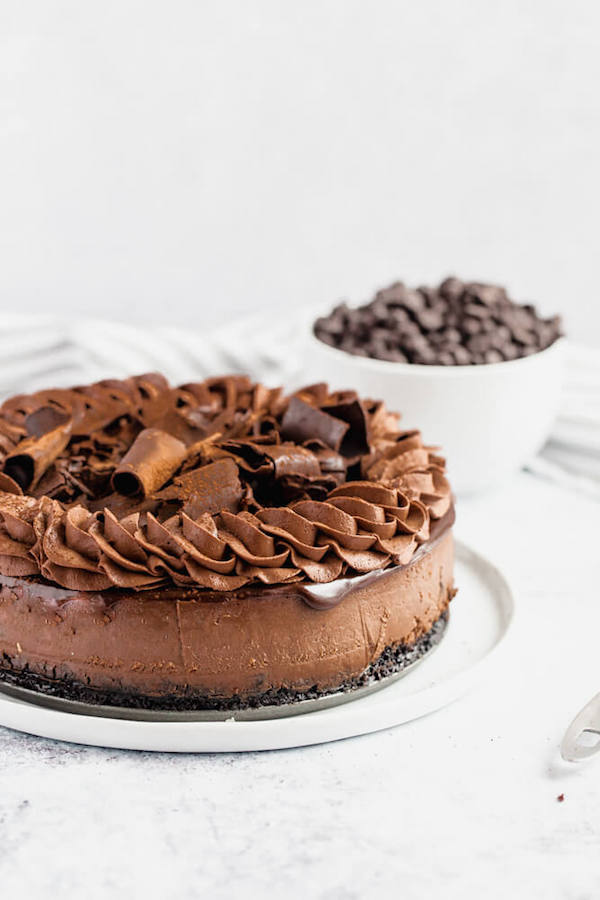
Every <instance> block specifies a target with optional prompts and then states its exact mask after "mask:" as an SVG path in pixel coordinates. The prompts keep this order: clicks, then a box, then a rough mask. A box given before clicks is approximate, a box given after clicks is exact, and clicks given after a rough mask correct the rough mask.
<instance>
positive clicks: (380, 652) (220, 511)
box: [0, 374, 454, 709]
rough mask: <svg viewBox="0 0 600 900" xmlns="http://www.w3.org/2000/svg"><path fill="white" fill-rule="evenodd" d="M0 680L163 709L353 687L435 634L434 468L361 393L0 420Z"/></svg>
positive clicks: (316, 392) (73, 406) (38, 411)
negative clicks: (358, 394) (362, 397)
mask: <svg viewBox="0 0 600 900" xmlns="http://www.w3.org/2000/svg"><path fill="white" fill-rule="evenodd" d="M0 459H1V466H0V681H4V682H7V683H10V684H14V685H18V686H21V687H25V688H29V689H33V690H35V691H38V692H43V693H46V694H52V695H54V696H57V697H62V698H67V699H74V700H83V701H85V702H92V703H103V704H111V705H119V706H130V707H142V708H149V709H151V708H157V709H236V708H243V707H248V706H261V705H268V704H278V703H290V702H294V701H298V700H302V699H305V698H308V697H317V696H320V695H324V694H329V693H332V692H336V691H339V690H349V689H352V688H354V687H357V686H360V685H363V684H366V683H367V682H369V681H371V680H373V679H378V678H381V677H382V676H384V675H389V674H391V673H393V672H398V671H400V670H402V669H403V668H404V667H406V666H407V665H408V664H409V663H411V662H413V661H414V660H416V659H418V658H419V656H420V655H422V654H423V653H424V652H425V651H426V650H427V649H429V647H431V646H432V645H433V644H434V643H435V642H436V640H437V639H438V637H439V634H440V633H441V631H442V629H443V623H444V622H445V617H446V615H447V608H448V603H449V601H450V599H451V598H452V596H453V594H454V587H453V545H452V534H451V527H452V524H453V520H454V510H453V504H452V495H451V491H450V487H449V485H448V482H447V480H446V478H445V475H444V460H443V458H441V457H440V456H439V455H438V453H437V452H436V450H435V449H433V448H431V447H427V446H425V445H424V444H423V441H422V439H421V435H420V433H419V432H418V431H403V430H401V428H400V427H399V424H398V416H397V415H396V414H393V413H390V412H388V411H387V410H386V408H385V407H384V405H383V404H382V403H380V402H377V401H372V400H362V399H361V398H359V397H358V396H357V394H356V393H355V392H354V391H343V392H336V393H330V392H329V390H328V388H327V385H325V384H316V385H312V386H310V387H306V388H304V389H302V390H300V391H298V392H296V393H295V394H292V395H291V396H285V395H284V393H283V391H282V389H280V388H267V387H265V386H263V385H261V384H253V383H252V382H251V381H250V380H249V379H248V378H246V377H244V376H226V377H222V378H212V379H209V380H207V381H204V382H202V383H195V384H184V385H182V386H180V387H172V386H170V385H169V383H168V382H167V381H166V379H165V378H163V377H162V376H161V375H157V374H149V375H140V376H138V377H134V378H129V379H127V380H124V381H116V380H115V381H112V380H107V381H101V382H98V383H97V384H92V385H89V386H84V387H75V388H72V389H68V390H65V389H53V390H45V391H39V392H38V393H35V394H31V395H21V396H17V397H14V398H12V399H10V400H7V401H6V402H5V403H4V404H3V405H2V407H0Z"/></svg>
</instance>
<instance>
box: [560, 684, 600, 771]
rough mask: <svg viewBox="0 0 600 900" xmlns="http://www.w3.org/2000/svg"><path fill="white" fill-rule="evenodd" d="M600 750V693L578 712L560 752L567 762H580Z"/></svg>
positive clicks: (563, 740) (568, 729) (566, 733)
mask: <svg viewBox="0 0 600 900" xmlns="http://www.w3.org/2000/svg"><path fill="white" fill-rule="evenodd" d="M598 752H600V694H596V696H595V697H593V698H592V699H591V700H590V702H589V703H587V704H586V705H585V706H584V707H583V709H582V710H581V712H579V713H577V715H576V716H575V718H574V719H573V721H572V722H571V724H570V725H569V727H568V728H567V730H566V732H565V736H564V738H563V739H562V744H561V745H560V753H561V756H562V758H563V759H565V760H567V762H580V761H581V760H582V759H589V757H590V756H593V755H594V754H595V753H598Z"/></svg>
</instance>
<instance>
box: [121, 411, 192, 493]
mask: <svg viewBox="0 0 600 900" xmlns="http://www.w3.org/2000/svg"><path fill="white" fill-rule="evenodd" d="M185 455H186V448H185V444H183V443H182V442H181V441H179V440H178V439H177V438H176V437H173V435H171V434H167V432H166V431H161V430H160V429H159V428H145V429H144V431H141V432H140V433H139V434H138V436H137V438H136V439H135V441H134V442H133V444H132V445H131V447H130V448H129V450H128V451H127V453H126V454H125V456H124V457H123V459H122V460H121V462H120V463H119V465H118V466H117V468H116V469H115V472H114V474H113V477H112V486H113V489H114V490H115V491H116V492H117V493H118V494H123V495H125V496H126V497H131V496H133V495H134V494H141V495H142V496H143V497H148V496H149V495H150V494H152V493H154V491H156V490H158V488H160V487H162V485H163V484H164V483H165V481H168V480H169V478H170V477H171V476H172V475H173V473H174V472H176V471H177V469H178V468H179V467H180V465H181V463H182V462H183V460H184V459H185Z"/></svg>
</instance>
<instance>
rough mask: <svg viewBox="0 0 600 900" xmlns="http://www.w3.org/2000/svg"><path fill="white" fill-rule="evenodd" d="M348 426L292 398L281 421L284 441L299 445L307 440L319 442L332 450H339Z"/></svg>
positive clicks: (298, 399) (297, 398)
mask: <svg viewBox="0 0 600 900" xmlns="http://www.w3.org/2000/svg"><path fill="white" fill-rule="evenodd" d="M348 428H349V425H348V423H347V422H343V421H342V420H341V419H338V418H336V417H335V416H330V415H329V414H328V413H326V412H324V411H323V410H321V409H317V408H316V407H314V406H311V405H310V404H309V403H305V402H304V400H300V398H299V397H292V399H291V400H290V403H289V406H288V408H287V409H286V411H285V415H284V416H283V419H282V421H281V436H282V438H284V440H288V441H294V442H295V443H296V444H301V443H303V442H304V441H308V440H315V439H317V440H321V441H323V443H324V444H326V445H327V446H328V447H331V449H332V450H339V449H340V446H341V443H342V441H343V439H344V436H345V434H346V432H347V431H348Z"/></svg>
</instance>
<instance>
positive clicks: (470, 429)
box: [308, 278, 564, 492]
mask: <svg viewBox="0 0 600 900" xmlns="http://www.w3.org/2000/svg"><path fill="white" fill-rule="evenodd" d="M563 343H564V342H563V340H562V325H561V320H560V317H559V316H552V317H549V318H545V317H543V316H541V315H540V314H539V313H538V312H537V310H536V308H535V307H534V306H533V305H531V304H520V303H516V302H515V301H513V300H512V299H511V298H510V297H509V295H508V294H507V292H506V290H505V289H504V288H502V287H498V286H496V285H491V284H483V283H479V282H463V281H461V280H459V279H458V278H447V279H446V280H445V281H443V282H442V283H441V284H440V285H439V286H438V287H433V288H430V287H419V288H416V289H412V288H409V287H407V286H405V285H404V284H402V283H401V282H397V283H396V284H393V285H391V286H390V287H388V288H385V289H383V290H380V291H378V292H377V293H376V295H375V297H374V298H373V300H372V301H371V302H369V303H367V304H365V305H362V306H358V307H355V308H352V307H349V306H348V305H347V304H345V303H343V304H341V305H338V306H336V307H335V308H334V309H333V310H331V312H329V313H328V314H326V315H323V316H321V317H320V318H318V319H317V320H316V321H315V322H314V323H313V326H312V328H311V333H310V334H309V336H308V350H309V354H308V360H309V363H310V365H311V366H312V367H313V369H314V372H315V374H316V375H317V376H318V377H323V378H327V379H328V381H329V382H330V383H331V384H332V385H333V386H334V387H335V386H337V385H340V384H344V383H350V382H351V383H353V384H356V385H357V386H358V388H359V389H360V390H361V391H362V392H364V393H366V394H369V395H375V396H381V397H382V398H383V399H384V400H385V401H386V403H388V404H389V405H391V406H393V407H397V408H399V409H402V411H403V416H404V420H403V421H404V422H405V423H406V425H407V427H410V426H411V425H413V424H414V423H416V422H417V421H418V422H419V426H420V427H421V428H422V430H423V433H424V434H425V436H426V438H427V440H430V441H433V442H437V441H439V443H440V444H442V445H443V446H444V449H445V451H446V454H447V457H448V465H449V471H450V473H451V476H452V480H453V484H454V486H455V488H456V489H457V490H458V491H460V492H470V491H474V490H480V489H484V488H486V487H490V486H493V485H495V484H498V483H499V482H501V481H502V480H503V479H504V478H506V477H508V476H509V475H510V474H512V473H514V471H516V470H517V469H518V468H519V467H520V466H521V465H523V464H524V463H525V462H526V461H527V459H528V458H529V457H531V456H532V455H533V454H535V453H536V452H537V451H538V450H539V449H540V447H541V446H542V444H543V443H544V441H545V439H546V438H547V436H548V434H549V429H550V427H551V424H552V421H553V420H554V418H555V415H556V412H557V404H558V397H559V393H560V388H561V382H562V357H563V350H564V348H563ZM508 435H510V439H508V437H507V436H508Z"/></svg>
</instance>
